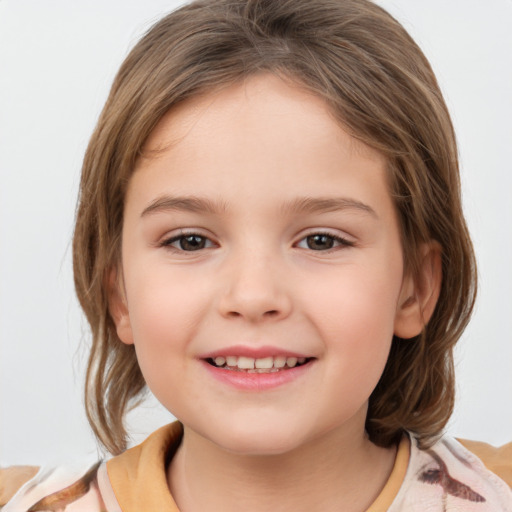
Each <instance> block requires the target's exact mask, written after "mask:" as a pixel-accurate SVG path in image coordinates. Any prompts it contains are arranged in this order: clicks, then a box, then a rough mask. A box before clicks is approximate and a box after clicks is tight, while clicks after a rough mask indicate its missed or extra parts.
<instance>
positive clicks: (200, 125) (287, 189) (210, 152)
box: [128, 74, 389, 201]
mask: <svg viewBox="0 0 512 512" xmlns="http://www.w3.org/2000/svg"><path fill="white" fill-rule="evenodd" d="M385 168H386V161H385V159H384V157H383V156H382V155H381V154H380V153H378V152H377V151H375V150H373V149H372V148H370V147H368V146H366V145H364V144H363V143H361V142H360V141H358V140H356V139H355V138H354V137H352V136H350V135H349V134H348V133H347V131H346V130H345V129H344V128H343V126H342V125H341V124H340V123H339V122H338V121H337V120H336V119H335V117H334V116H333V115H332V113H331V112H330V110H329V107H328V106H327V103H326V102H325V101H324V100H323V99H321V98H319V97H318V96H316V95H314V94H312V93H311V92H309V91H306V90H305V89H304V88H303V87H300V86H299V85H297V84H294V83H291V82H290V81H284V80H283V79H281V78H279V77H277V76H274V75H270V74H264V75H257V76H254V77H251V78H249V79H246V80H245V81H244V82H242V83H237V84H233V85H230V86H228V87H224V88H221V89H218V90H215V91H213V92H211V93H209V94H204V95H202V96H198V97H194V98H192V99H189V100H187V101H185V102H183V103H181V104H179V105H178V106H176V107H175V108H173V109H172V110H171V111H169V112H168V113H167V114H166V115H165V116H164V117H163V118H162V119H161V120H160V122H159V123H158V125H157V126H156V128H155V129H154V130H153V132H152V133H151V135H150V137H149V138H148V140H147V142H146V145H145V147H144V151H143V156H142V157H140V158H139V161H138V162H137V165H136V169H135V174H134V176H133V178H132V180H131V181H132V183H131V186H130V187H129V190H128V192H129V194H130V189H132V190H133V182H140V181H142V180H141V179H140V175H142V174H143V175H144V182H145V183H146V185H147V184H148V183H149V182H148V177H149V176H151V177H152V178H155V180H156V177H157V176H160V177H161V178H162V180H163V179H164V178H165V180H166V182H167V183H169V184H172V187H173V188H174V189H175V190H173V192H174V193H191V191H193V192H194V193H202V194H208V195H215V194H221V193H226V194H227V196H229V194H230V193H232V194H234V195H235V196H239V195H240V192H241V191H242V190H244V191H245V192H246V193H247V192H248V191H251V190H253V191H254V194H252V196H254V198H256V196H257V194H256V191H259V192H261V191H262V190H263V191H264V192H265V198H266V199H271V198H272V197H273V196H275V197H276V199H279V198H282V199H284V200H288V201H291V200H293V199H295V196H298V195H302V196H304V195H305V194H308V195H318V196H324V197H325V196H329V195H332V194H333V193H335V191H334V190H333V187H336V188H338V191H337V193H343V192H344V191H346V190H348V192H347V193H349V194H356V195H357V194H363V196H364V195H368V194H367V192H368V190H369V189H368V190H365V187H366V185H368V180H370V181H372V182H373V183H372V185H373V187H370V188H371V189H372V193H373V192H375V191H377V192H378V193H379V194H381V195H382V194H385V195H387V196H389V194H388V193H387V186H386V182H387V180H386V172H385ZM233 183H236V186H233ZM161 186H162V184H161V183H160V184H157V183H156V181H155V188H154V189H153V190H152V191H151V192H152V193H153V194H155V193H156V191H157V188H158V187H161ZM265 187H266V188H265ZM146 188H148V190H149V188H150V187H146ZM180 188H182V189H183V190H180ZM366 188H368V187H366ZM344 189H345V190H344ZM226 194H225V195H226ZM247 195H249V196H250V195H251V194H247ZM224 199H226V200H227V201H229V200H230V197H224ZM361 199H365V200H368V199H369V198H368V197H366V198H364V197H363V198H361ZM148 200H149V198H148Z"/></svg>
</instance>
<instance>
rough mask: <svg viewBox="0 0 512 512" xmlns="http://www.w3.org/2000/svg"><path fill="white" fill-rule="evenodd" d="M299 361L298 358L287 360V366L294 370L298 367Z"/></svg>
mask: <svg viewBox="0 0 512 512" xmlns="http://www.w3.org/2000/svg"><path fill="white" fill-rule="evenodd" d="M297 361H298V359H297V358H296V357H288V358H286V364H287V366H289V367H290V368H293V367H294V366H296V365H297Z"/></svg>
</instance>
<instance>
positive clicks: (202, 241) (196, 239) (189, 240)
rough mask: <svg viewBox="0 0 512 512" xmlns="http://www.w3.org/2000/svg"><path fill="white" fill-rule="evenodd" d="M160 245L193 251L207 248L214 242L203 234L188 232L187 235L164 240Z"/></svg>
mask: <svg viewBox="0 0 512 512" xmlns="http://www.w3.org/2000/svg"><path fill="white" fill-rule="evenodd" d="M161 245H162V247H167V248H169V249H172V250H174V251H183V252H193V251H200V250H201V249H208V248H210V247H213V246H214V245H215V244H214V243H213V242H212V241H211V240H210V239H209V238H207V237H205V236H202V235H198V234H196V233H190V234H189V235H179V236H175V237H173V238H170V239H168V240H165V241H163V242H162V244H161Z"/></svg>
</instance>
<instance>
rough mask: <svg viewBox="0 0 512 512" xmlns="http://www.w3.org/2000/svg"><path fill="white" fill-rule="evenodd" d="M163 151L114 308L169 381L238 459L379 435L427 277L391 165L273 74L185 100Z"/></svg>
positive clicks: (176, 396) (183, 406) (131, 228)
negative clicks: (410, 247)
mask: <svg viewBox="0 0 512 512" xmlns="http://www.w3.org/2000/svg"><path fill="white" fill-rule="evenodd" d="M146 150H147V156H146V157H144V158H141V159H140V161H139V163H138V165H137V168H136V170H135V172H134V174H133V177H132V178H131V181H130V183H129V187H128V193H127V197H126V206H125V214H124V227H123V241H122V276H121V277H122V286H121V291H120V292H119V293H118V294H114V295H115V296H114V298H113V299H112V300H111V309H112V312H113V316H114V317H115V320H116V323H117V329H118V334H119V336H120V338H121V339H122V340H123V341H124V342H125V343H134V344H135V349H136V352H137V357H138V360H139V364H140V367H141V370H142V373H143V374H144V377H145V379H146V381H147V383H148V386H149V387H150V389H151V390H152V392H153V393H154V394H155V395H156V397H157V398H158V399H159V401H160V402H161V403H162V404H163V405H164V406H165V407H166V408H167V409H169V411H171V412H172V413H173V414H174V415H175V416H176V417H177V418H178V419H180V420H181V421H182V422H183V423H184V425H185V427H186V428H189V429H191V430H192V431H194V432H195V433H196V434H198V435H200V436H202V437H204V438H206V439H207V440H209V441H211V442H213V443H215V444H216V445H217V446H219V447H221V448H223V449H226V450H229V451H232V452H236V453H254V454H270V453H274V454H276V453H284V452H286V451H289V450H292V449H294V448H297V447H300V446H301V445H303V444H304V443H307V442H309V441H313V440H316V439H319V438H321V437H322V436H324V435H327V434H329V433H332V432H334V431H338V432H339V433H340V434H341V433H343V432H359V433H361V434H362V433H363V429H364V421H365V417H366V410H367V403H368V398H369V396H370V394H371V392H372V390H373V389H374V387H375V385H376V384H377V382H378V380H379V378H380V376H381V374H382V371H383V369H384V365H385V363H386V359H387V357H388V353H389V349H390V345H391V341H392V337H393V333H394V332H397V330H398V331H400V329H401V328H402V327H403V326H402V324H403V322H404V321H405V320H403V318H402V315H401V311H402V308H401V304H403V303H404V302H407V301H406V299H407V298H408V296H409V295H410V293H411V286H412V285H411V283H410V282H409V281H410V280H409V279H404V278H403V260H402V250H401V245H400V237H399V230H398V224H397V219H396V215H395V211H394V207H393V203H392V200H391V198H390V194H389V192H388V187H387V181H386V169H385V167H386V162H385V160H384V159H383V158H382V157H381V156H380V155H379V154H378V153H376V152H375V151H373V150H372V149H370V148H368V147H366V146H364V145H362V144H361V143H360V142H358V141H356V140H355V139H354V138H352V137H351V136H350V135H348V134H347V133H346V132H345V131H344V130H343V129H342V128H340V126H339V124H338V123H337V122H336V121H335V120H334V119H333V118H332V116H331V115H330V114H329V111H328V109H327V106H326V104H325V103H324V102H323V101H322V100H321V99H319V98H317V97H315V96H313V95H311V94H310V93H307V92H305V91H304V90H302V89H300V88H299V87H296V86H293V85H290V84H287V83H285V82H284V81H282V80H280V79H278V78H276V77H273V76H270V75H262V76H257V77H254V78H251V79H249V80H247V81H246V82H244V83H243V84H239V85H234V86H231V87H229V88H226V89H222V90H220V91H218V92H215V93H212V94H208V95H205V96H203V97H200V98H195V99H192V100H189V101H188V102H186V103H184V104H183V105H181V106H179V107H178V108H176V109H175V110H173V111H172V112H171V113H170V114H168V115H167V116H166V117H164V118H163V119H162V121H161V122H160V124H159V125H158V126H157V128H156V129H155V131H154V132H153V134H152V135H151V137H150V139H149V141H148V143H147V146H146ZM152 150H160V151H154V152H152Z"/></svg>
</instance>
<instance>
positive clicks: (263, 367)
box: [206, 356, 313, 373]
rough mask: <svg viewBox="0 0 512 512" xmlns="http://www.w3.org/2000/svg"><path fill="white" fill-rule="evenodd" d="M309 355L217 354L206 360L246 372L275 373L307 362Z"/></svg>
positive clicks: (226, 368)
mask: <svg viewBox="0 0 512 512" xmlns="http://www.w3.org/2000/svg"><path fill="white" fill-rule="evenodd" d="M312 359H313V358H310V357H286V356H275V357H273V356H269V357H262V358H258V359H256V358H253V357H246V356H225V357H224V356H217V357H215V358H207V359H206V362H207V363H209V364H210V365H212V366H215V367H216V368H222V369H223V370H231V371H238V372H246V373H276V372H280V371H283V370H289V369H291V368H295V367H297V366H302V365H304V364H307V363H308V362H309V361H310V360H312Z"/></svg>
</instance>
